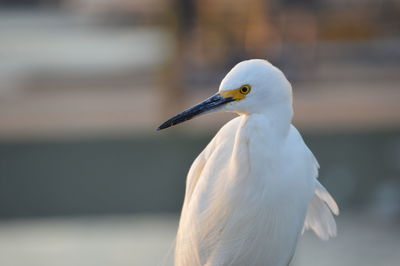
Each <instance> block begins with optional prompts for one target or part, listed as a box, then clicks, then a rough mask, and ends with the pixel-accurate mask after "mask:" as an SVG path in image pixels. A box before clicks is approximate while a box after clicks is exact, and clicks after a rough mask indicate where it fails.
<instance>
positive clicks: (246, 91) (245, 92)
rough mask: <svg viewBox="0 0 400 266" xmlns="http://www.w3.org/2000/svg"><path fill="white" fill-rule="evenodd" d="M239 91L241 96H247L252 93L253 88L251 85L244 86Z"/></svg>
mask: <svg viewBox="0 0 400 266" xmlns="http://www.w3.org/2000/svg"><path fill="white" fill-rule="evenodd" d="M239 91H240V93H241V94H243V95H246V94H248V93H249V92H250V91H251V87H250V85H243V86H242V87H240V89H239Z"/></svg>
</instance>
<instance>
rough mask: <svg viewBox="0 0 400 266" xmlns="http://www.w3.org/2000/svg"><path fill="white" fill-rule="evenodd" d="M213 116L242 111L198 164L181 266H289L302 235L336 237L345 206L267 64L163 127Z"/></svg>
mask: <svg viewBox="0 0 400 266" xmlns="http://www.w3.org/2000/svg"><path fill="white" fill-rule="evenodd" d="M211 111H229V112H235V113H237V114H239V115H240V116H239V117H236V118H234V119H233V120H231V121H230V122H228V123H227V124H226V125H224V126H223V127H222V128H221V129H220V131H219V132H218V133H217V135H216V136H215V137H214V138H213V139H212V141H211V142H210V143H209V144H208V146H207V147H206V148H205V149H204V151H203V152H201V154H200V155H199V156H198V157H197V159H196V160H195V161H194V162H193V164H192V166H191V168H190V170H189V174H188V176H187V183H186V193H185V200H184V204H183V209H182V213H181V218H180V222H179V229H178V233H177V239H176V248H175V265H176V266H198V265H207V266H225V265H232V266H286V265H288V264H289V263H290V261H291V259H292V257H293V254H294V252H295V248H296V244H297V241H298V239H299V236H300V234H301V233H302V232H303V231H304V230H305V229H311V230H313V231H314V232H315V233H316V234H317V235H318V236H319V237H320V238H321V239H324V240H326V239H328V238H329V237H332V236H335V235H336V224H335V220H334V217H333V215H332V212H333V213H334V214H336V215H337V214H338V212H339V210H338V206H337V204H336V202H335V201H334V199H333V198H332V197H331V195H330V194H329V193H328V192H327V190H326V189H325V188H324V187H323V186H322V185H321V184H320V183H319V182H318V180H317V179H316V178H317V176H318V169H319V165H318V162H317V161H316V159H315V157H314V155H313V154H312V152H311V151H310V150H309V148H308V147H307V146H306V144H305V143H304V141H303V139H302V137H301V135H300V134H299V132H298V131H297V129H296V128H295V127H294V126H293V125H292V124H291V120H292V115H293V111H292V87H291V85H290V83H289V81H288V80H287V79H286V77H285V76H284V74H283V73H282V72H281V71H280V70H279V69H278V68H276V67H274V66H273V65H272V64H270V63H269V62H268V61H266V60H260V59H253V60H247V61H243V62H241V63H239V64H237V65H236V66H235V67H234V68H233V69H232V70H231V71H230V72H229V73H228V74H227V75H226V77H225V78H224V79H223V81H222V83H221V85H220V87H219V91H218V93H216V94H215V95H214V96H212V97H210V98H208V99H206V100H205V101H203V102H201V103H199V104H197V105H195V106H193V107H191V108H189V109H187V110H185V111H183V112H182V113H180V114H178V115H176V116H174V117H173V118H171V119H169V120H168V121H166V122H165V123H163V124H162V125H161V126H160V127H159V128H158V130H160V129H164V128H167V127H170V126H172V125H175V124H178V123H181V122H184V121H186V120H189V119H191V118H193V117H195V116H197V115H199V114H203V113H206V112H211Z"/></svg>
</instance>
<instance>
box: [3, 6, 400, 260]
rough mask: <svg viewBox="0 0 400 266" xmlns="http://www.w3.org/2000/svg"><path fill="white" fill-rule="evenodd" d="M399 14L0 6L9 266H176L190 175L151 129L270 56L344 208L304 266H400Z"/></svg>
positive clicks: (372, 9)
mask: <svg viewBox="0 0 400 266" xmlns="http://www.w3.org/2000/svg"><path fill="white" fill-rule="evenodd" d="M399 18H400V1H399V0H308V1H307V0H268V1H267V0H238V1H230V0H113V1H111V0H20V1H19V0H0V184H1V185H0V265H4V266H26V265H29V266H30V265H32V266H36V265H37V266H39V265H40V266H54V265H57V266H59V265H60V266H64V265H65V266H72V265H74V266H81V265H82V266H91V265H93V266H94V265H96V266H102V265H104V266H105V265H113V266H125V265H126V266H127V265H143V266H147V265H171V250H172V246H173V241H174V234H175V230H176V228H177V222H178V220H177V219H178V215H179V211H180V207H181V204H182V201H183V195H184V194H183V193H184V184H185V175H186V173H187V171H188V169H189V167H190V164H191V162H192V161H193V160H194V158H195V157H196V155H197V154H198V153H199V152H200V151H201V150H202V148H203V147H204V146H205V145H206V144H207V142H208V141H209V140H210V139H211V137H212V136H213V135H214V134H215V133H216V132H217V130H218V128H220V127H221V126H222V125H223V124H224V123H225V122H226V121H228V120H229V119H231V118H233V117H234V115H232V114H218V115H210V116H204V117H201V118H199V119H196V120H193V121H190V122H188V123H185V124H183V125H182V126H179V127H176V128H172V129H170V130H167V131H161V132H156V131H155V128H156V127H157V126H158V125H159V124H160V123H161V122H163V121H164V120H166V119H167V118H169V117H171V116H172V115H173V114H175V113H176V112H178V111H180V110H182V109H183V108H185V107H188V106H190V105H192V104H194V103H196V102H198V101H200V100H201V99H203V98H205V97H207V96H209V95H211V94H212V93H214V92H215V91H216V90H217V88H218V85H219V83H220V81H221V79H222V78H223V77H224V75H225V74H226V73H227V72H228V71H229V69H230V68H231V67H232V66H234V65H235V64H236V63H238V62H240V61H241V60H244V59H249V58H265V59H268V60H269V61H271V62H272V63H273V64H275V65H277V66H278V67H279V68H281V69H282V70H283V72H284V73H286V75H287V77H288V79H289V80H290V81H291V83H292V85H293V88H294V97H295V100H294V108H295V117H294V124H295V125H296V126H297V127H298V128H299V129H300V130H301V131H302V132H303V135H304V137H305V140H306V142H307V144H308V145H309V146H310V148H311V149H312V150H313V151H314V153H315V155H316V157H317V158H318V159H319V162H320V164H321V172H320V180H321V182H322V183H323V184H324V185H325V186H326V187H327V188H328V190H329V191H330V192H331V193H332V195H333V196H334V197H335V198H336V200H337V201H338V203H339V205H340V206H341V211H342V213H341V215H340V216H339V217H338V218H337V222H338V231H339V236H338V237H337V238H335V239H333V240H331V241H329V242H322V241H320V240H318V239H317V238H316V237H315V236H314V235H313V234H312V233H306V234H305V236H304V237H303V239H302V240H301V241H300V245H299V248H298V251H297V253H296V256H295V261H294V262H293V265H294V266H306V265H307V266H309V265H319V266H328V265H332V266H333V265H344V266H345V265H351V266H354V265H366V266H369V265H370V266H372V265H374V266H375V265H387V266H391V265H399V264H400V134H399V133H400V86H399V84H400V49H399V47H400V19H399Z"/></svg>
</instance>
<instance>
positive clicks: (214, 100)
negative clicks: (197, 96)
mask: <svg viewBox="0 0 400 266" xmlns="http://www.w3.org/2000/svg"><path fill="white" fill-rule="evenodd" d="M232 101H233V98H232V97H228V98H224V97H222V96H221V94H219V93H217V94H214V95H213V96H211V97H210V98H208V99H206V100H204V101H202V102H201V103H199V104H196V105H195V106H192V107H190V108H189V109H186V110H185V111H183V112H182V113H180V114H177V115H176V116H174V117H172V118H171V119H168V120H167V121H165V122H164V123H162V124H161V125H160V126H159V127H158V128H157V130H161V129H165V128H168V127H171V126H174V125H177V124H180V123H182V122H185V121H187V120H190V119H192V118H194V117H196V116H198V115H201V114H204V113H207V112H209V111H212V110H215V109H217V108H218V107H220V106H222V105H224V104H226V103H229V102H232Z"/></svg>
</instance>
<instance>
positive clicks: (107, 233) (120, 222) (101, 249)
mask: <svg viewBox="0 0 400 266" xmlns="http://www.w3.org/2000/svg"><path fill="white" fill-rule="evenodd" d="M337 220H338V229H339V236H338V237H337V238H334V239H331V240H330V241H328V242H323V241H321V240H319V239H317V238H316V237H315V236H314V235H313V234H312V233H310V232H307V233H305V235H304V236H303V237H302V239H301V241H300V244H299V248H298V250H297V253H296V255H295V260H294V262H293V266H313V265H316V266H317V265H318V266H337V265H341V266H356V265H363V266H377V265H384V266H396V265H398V261H400V252H399V251H400V250H399V248H400V225H399V221H397V223H394V222H389V221H385V220H383V221H382V220H381V217H378V216H370V215H367V214H360V213H359V214H356V212H352V214H350V213H345V214H342V215H340V216H339V218H338V219H337ZM177 222H178V220H177V217H176V216H173V215H135V216H109V217H91V218H88V217H76V218H49V219H43V218H42V219H27V220H21V221H13V222H11V221H9V222H7V221H2V222H0V265H2V266H27V265H29V266H109V265H113V266H128V265H129V266H136V265H138V266H153V265H154V266H158V265H171V261H172V257H171V254H173V252H172V250H173V241H174V234H175V230H176V227H177ZM266 241H268V240H266Z"/></svg>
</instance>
